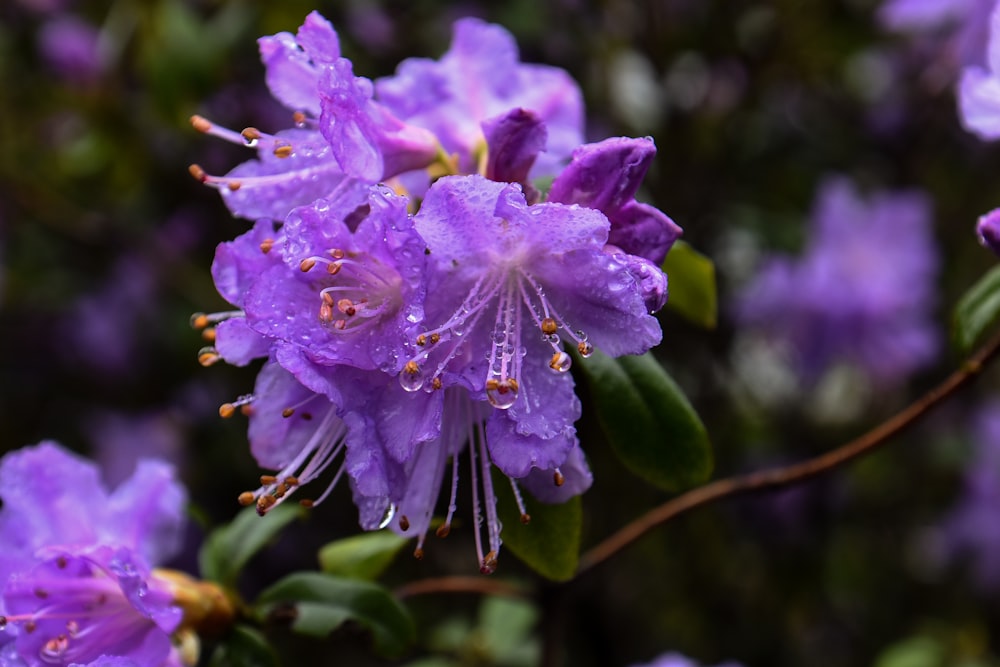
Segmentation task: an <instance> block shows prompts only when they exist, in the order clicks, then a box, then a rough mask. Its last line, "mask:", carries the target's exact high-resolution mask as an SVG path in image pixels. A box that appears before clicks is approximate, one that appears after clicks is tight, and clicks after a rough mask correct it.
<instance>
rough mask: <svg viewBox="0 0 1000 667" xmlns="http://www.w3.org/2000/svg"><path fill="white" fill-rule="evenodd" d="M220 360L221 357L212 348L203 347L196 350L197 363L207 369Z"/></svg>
mask: <svg viewBox="0 0 1000 667" xmlns="http://www.w3.org/2000/svg"><path fill="white" fill-rule="evenodd" d="M221 360H222V355H220V354H219V351H218V350H216V349H215V348H214V347H203V348H201V349H200V350H198V363H199V364H201V365H202V366H204V367H205V368H208V367H209V366H211V365H213V364H215V363H218V362H219V361H221Z"/></svg>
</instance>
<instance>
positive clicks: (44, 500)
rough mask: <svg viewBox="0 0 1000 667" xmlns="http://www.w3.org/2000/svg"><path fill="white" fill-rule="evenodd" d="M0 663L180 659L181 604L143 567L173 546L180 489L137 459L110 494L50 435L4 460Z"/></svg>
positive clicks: (159, 469) (32, 665) (91, 469)
mask: <svg viewBox="0 0 1000 667" xmlns="http://www.w3.org/2000/svg"><path fill="white" fill-rule="evenodd" d="M0 490H2V491H0V492H2V494H3V507H2V509H0V533H2V534H3V540H4V541H3V544H4V548H3V552H2V553H0V594H2V595H0V664H2V665H5V666H10V667H21V666H27V667H38V666H41V665H102V666H111V665H113V666H122V667H124V666H127V665H135V664H138V665H177V666H180V665H181V664H182V657H183V656H182V655H181V651H180V650H179V648H178V647H177V646H175V644H174V642H173V640H172V635H174V634H175V633H176V631H178V630H179V629H180V628H181V625H182V618H183V611H182V609H181V607H180V606H178V605H177V604H176V603H175V602H174V600H175V590H174V584H173V583H172V582H173V578H172V577H171V576H170V575H169V573H167V572H165V571H159V570H153V569H151V568H152V567H153V566H154V565H157V564H160V563H162V562H163V561H164V560H167V559H169V558H171V557H172V556H173V555H174V554H175V553H176V552H177V550H178V549H179V547H180V539H181V531H182V529H183V526H184V522H183V517H184V515H183V511H184V503H185V500H186V494H185V492H184V489H183V488H182V487H181V486H180V485H179V484H178V483H177V481H176V480H175V479H174V475H173V470H172V468H170V467H169V466H167V465H164V464H161V463H158V462H153V461H144V462H142V463H140V465H139V466H138V467H137V468H136V471H135V473H134V474H133V475H132V477H131V478H129V479H128V480H126V481H125V482H123V483H122V484H121V485H119V486H118V488H116V489H115V490H114V492H112V493H109V492H108V491H107V490H106V489H105V487H104V486H103V485H102V484H101V482H100V479H99V471H98V469H97V467H96V466H94V465H93V464H91V463H89V462H87V461H84V460H82V459H79V458H77V457H76V456H74V455H72V454H70V453H69V452H67V451H65V450H64V449H62V448H60V447H58V446H57V445H55V444H53V443H42V444H40V445H38V446H36V447H29V448H25V449H21V450H17V451H14V452H11V453H9V454H7V455H5V456H4V457H3V459H2V460H0Z"/></svg>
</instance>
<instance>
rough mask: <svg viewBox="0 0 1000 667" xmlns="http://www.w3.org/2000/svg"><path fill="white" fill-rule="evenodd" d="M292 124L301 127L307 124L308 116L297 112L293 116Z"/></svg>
mask: <svg viewBox="0 0 1000 667" xmlns="http://www.w3.org/2000/svg"><path fill="white" fill-rule="evenodd" d="M292 122H293V123H295V124H296V125H297V126H299V127H301V126H303V125H305V124H306V115H305V114H304V113H302V112H301V111H296V112H295V113H293V114H292Z"/></svg>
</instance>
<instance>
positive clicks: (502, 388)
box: [486, 378, 518, 410]
mask: <svg viewBox="0 0 1000 667" xmlns="http://www.w3.org/2000/svg"><path fill="white" fill-rule="evenodd" d="M517 388H518V387H517V380H515V379H514V378H507V379H506V380H497V379H495V378H490V379H489V380H487V381H486V400H488V401H489V402H490V405H492V406H493V407H494V408H498V409H500V410H506V409H508V408H509V407H510V406H512V405H514V403H515V402H516V401H517Z"/></svg>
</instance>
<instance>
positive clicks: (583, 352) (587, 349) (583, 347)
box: [576, 340, 594, 359]
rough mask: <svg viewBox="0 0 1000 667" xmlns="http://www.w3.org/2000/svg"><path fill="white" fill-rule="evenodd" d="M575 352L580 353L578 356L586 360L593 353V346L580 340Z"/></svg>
mask: <svg viewBox="0 0 1000 667" xmlns="http://www.w3.org/2000/svg"><path fill="white" fill-rule="evenodd" d="M576 351H577V352H579V353H580V356H581V357H583V358H584V359H586V358H587V357H589V356H590V355H592V354H593V353H594V346H593V345H591V344H590V343H588V342H587V341H585V340H581V341H580V342H579V343H577V346H576Z"/></svg>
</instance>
